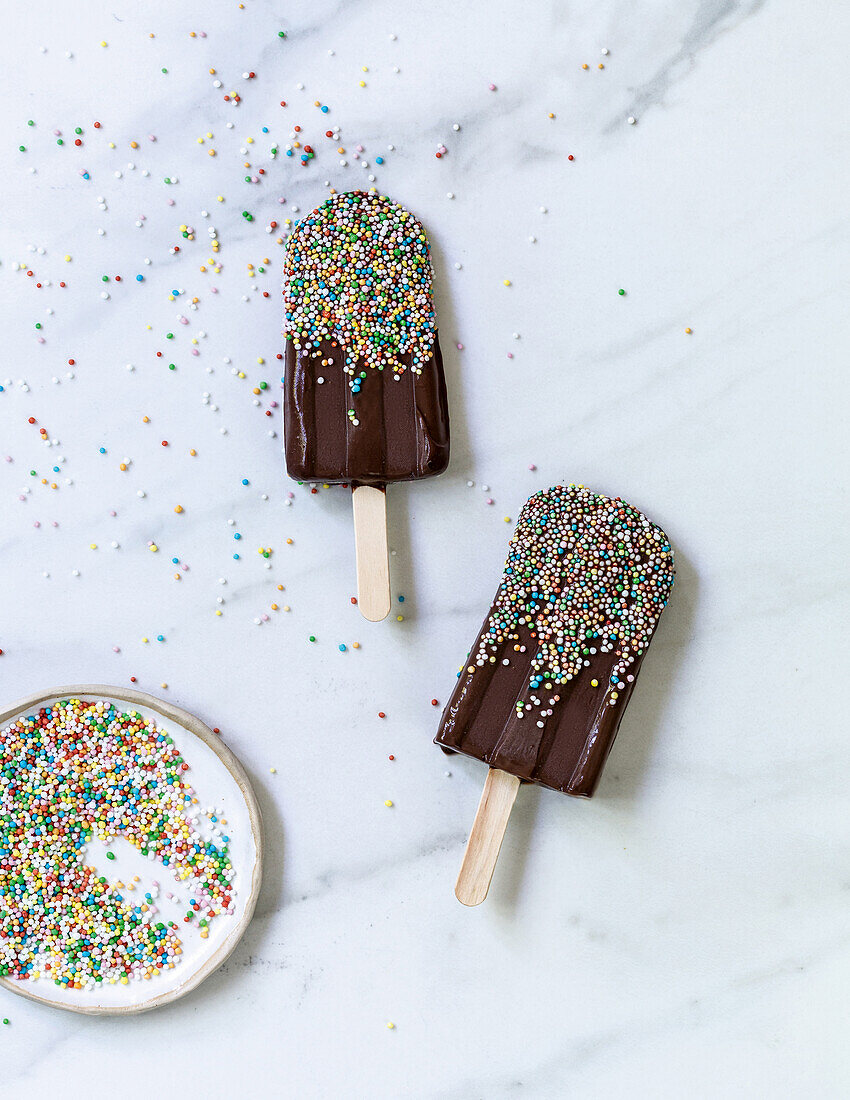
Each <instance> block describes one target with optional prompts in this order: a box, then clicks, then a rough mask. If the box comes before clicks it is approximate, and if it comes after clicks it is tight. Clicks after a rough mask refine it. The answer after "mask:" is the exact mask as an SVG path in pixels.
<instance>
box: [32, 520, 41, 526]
mask: <svg viewBox="0 0 850 1100" xmlns="http://www.w3.org/2000/svg"><path fill="white" fill-rule="evenodd" d="M33 527H41V524H40V523H39V522H38V520H36V521H35V523H34V524H33Z"/></svg>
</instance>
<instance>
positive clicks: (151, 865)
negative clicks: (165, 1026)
mask: <svg viewBox="0 0 850 1100" xmlns="http://www.w3.org/2000/svg"><path fill="white" fill-rule="evenodd" d="M68 698H78V699H94V700H97V699H105V700H107V701H111V702H114V703H115V704H116V705H117V706H119V707H120V708H121V709H122V710H125V709H126V707H127V705H128V704H129V705H131V706H132V707H133V709H135V710H138V711H139V712H140V713H141V714H142V715H143V716H144V717H145V718H152V719H154V721H155V722H156V724H157V726H158V727H164V728H165V729H167V731H168V733H169V734H170V735H171V737H172V738H173V739H174V742H175V744H176V746H177V748H178V749H179V750H180V753H181V755H183V756H184V757H185V759H186V762H187V763H188V764H189V768H190V770H189V773H188V775H189V778H190V780H191V782H192V786H193V787H194V789H195V792H196V794H197V796H198V803H199V806H200V807H201V808H205V807H209V806H213V807H215V808H216V809H217V810H218V811H219V813H220V814H222V815H223V816H225V817H226V819H227V835H228V836H229V837H230V857H231V863H232V864H233V867H234V869H235V871H236V877H235V879H234V887H235V890H236V893H235V895H234V899H233V900H234V903H235V910H234V912H233V913H232V914H227V913H224V914H222V915H221V916H219V917H216V919H215V920H214V921H212V922H211V923H210V925H209V938H208V939H206V940H204V939H201V937H200V936H199V934H198V929H197V928H196V927H189V928H188V931H186V932H185V933H183V934H182V935H181V939H182V940H183V955H182V959H181V962H180V963H179V964H178V965H177V966H175V967H174V969H173V970H169V971H168V972H167V973H165V974H162V975H160V976H159V977H157V978H151V979H150V980H149V981H131V982H129V983H128V984H127V985H120V984H118V983H116V984H115V985H100V986H98V987H97V988H96V989H92V990H73V989H63V988H60V987H59V986H56V985H54V984H53V982H52V981H50V979H49V978H40V979H38V980H36V981H30V980H27V981H13V980H10V979H9V978H0V985H2V986H4V987H5V988H6V989H9V990H11V991H12V992H13V993H17V994H19V995H20V996H22V997H28V998H30V999H31V1000H34V1001H41V1002H42V1003H43V1004H48V1005H52V1006H53V1007H55V1008H65V1009H69V1010H70V1011H71V1012H85V1013H89V1014H91V1015H106V1014H115V1015H118V1014H128V1013H133V1012H146V1011H147V1010H148V1009H151V1008H159V1007H160V1006H161V1005H165V1004H169V1003H170V1002H171V1001H175V1000H177V998H178V997H182V996H184V994H186V993H189V992H190V991H191V990H193V989H195V988H196V987H197V986H198V985H200V983H201V982H202V981H203V980H204V978H207V977H208V976H209V975H210V974H212V973H213V971H214V970H217V969H218V967H220V966H221V964H222V963H223V962H224V961H225V959H226V958H227V957H228V956H229V955H230V953H231V951H233V949H234V947H236V944H237V943H238V942H239V940H240V939H241V937H242V934H243V932H244V931H245V929H246V928H247V927H248V923H249V922H250V920H251V916H252V914H253V912H254V906H255V905H256V902H257V895H258V893H259V890H260V880H261V876H262V849H263V837H262V820H261V817H260V808H259V806H258V805H257V800H256V798H255V796H254V792H253V791H252V790H251V784H250V783H249V781H248V776H247V775H246V774H245V770H244V768H243V767H242V765H241V764H240V763H239V761H238V760H237V759H236V757H235V756H234V755H233V753H232V752H231V751H230V749H228V748H227V746H226V745H224V744H223V742H222V740H221V738H220V737H218V736H217V735H216V734H214V733H213V732H212V730H211V729H209V727H208V726H205V725H204V723H203V722H201V721H200V720H199V719H197V718H195V717H194V716H193V715H191V714H189V713H188V712H187V711H185V710H182V709H181V708H180V707H175V706H173V705H172V704H171V703H166V702H163V701H162V700H161V699H156V698H154V696H152V695H146V694H145V693H144V692H141V691H130V690H127V689H125V688H116V687H109V686H106V685H103V684H80V685H73V686H71V687H62V688H56V689H54V690H52V691H48V692H45V693H43V694H38V695H31V696H29V697H28V698H26V699H22V700H21V701H20V702H18V703H15V704H14V706H11V707H9V708H8V709H7V710H4V711H3V712H2V713H0V727H5V726H7V725H8V724H9V723H10V722H11V721H13V720H14V719H16V718H18V717H20V716H21V715H26V714H32V713H33V712H34V711H37V710H39V709H40V708H41V707H43V706H45V705H47V704H50V703H55V702H58V701H59V700H60V699H68ZM109 850H110V851H111V852H113V853H114V854H115V857H116V858H115V860H114V861H112V860H110V861H109V862H107V860H106V849H105V848H104V847H103V845H102V844H100V843H99V842H98V841H96V840H92V841H90V842H89V844H88V845H87V848H86V857H85V862H86V864H87V865H88V866H94V867H96V868H97V869H98V871H99V873H100V874H102V875H106V876H107V877H108V878H109V880H110V881H114V880H115V879H118V878H120V879H121V880H122V881H131V880H132V878H133V876H135V875H138V876H139V879H140V881H139V882H138V883H137V884H136V892H135V895H130V896H135V897H142V898H143V897H144V894H145V891H146V890H149V889H150V887H151V884H152V882H153V880H157V881H158V882H159V884H160V890H161V893H160V897H159V898H158V899H157V906H158V907H159V910H160V913H161V914H162V919H168V920H174V921H175V922H177V923H178V924H181V921H182V918H183V916H184V915H185V913H186V909H187V905H188V898H189V897H190V888H189V887H188V886H187V885H186V884H185V883H178V882H177V880H176V879H174V878H172V876H171V873H170V871H169V870H168V868H167V867H164V866H163V865H162V864H161V863H156V862H154V861H152V860H150V859H148V858H146V857H145V856H143V855H142V854H141V852H139V851H138V850H137V849H135V848H133V847H132V846H131V845H130V844H129V843H128V842H127V841H126V840H123V839H118V840H117V841H115V842H114V843H113V844H112V845H111V846H110V849H109ZM168 891H171V892H173V893H174V894H175V896H176V899H178V898H179V903H178V902H177V901H176V900H174V901H169V900H168V899H167V898H166V897H165V894H166V892H168ZM181 927H184V926H183V925H182V924H181Z"/></svg>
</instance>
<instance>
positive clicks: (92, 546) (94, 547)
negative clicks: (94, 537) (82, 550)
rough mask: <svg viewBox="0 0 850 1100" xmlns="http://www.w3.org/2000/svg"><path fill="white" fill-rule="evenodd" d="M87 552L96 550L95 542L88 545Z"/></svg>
mask: <svg viewBox="0 0 850 1100" xmlns="http://www.w3.org/2000/svg"><path fill="white" fill-rule="evenodd" d="M89 550H97V543H96V542H90V543H89Z"/></svg>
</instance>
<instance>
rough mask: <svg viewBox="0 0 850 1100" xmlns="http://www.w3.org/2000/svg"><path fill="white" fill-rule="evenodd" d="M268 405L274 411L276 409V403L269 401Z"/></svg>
mask: <svg viewBox="0 0 850 1100" xmlns="http://www.w3.org/2000/svg"><path fill="white" fill-rule="evenodd" d="M269 405H270V406H271V408H273V409H276V408H277V401H270V402H269Z"/></svg>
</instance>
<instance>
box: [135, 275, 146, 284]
mask: <svg viewBox="0 0 850 1100" xmlns="http://www.w3.org/2000/svg"><path fill="white" fill-rule="evenodd" d="M144 281H145V277H144V275H137V276H136V282H137V283H143V282H144Z"/></svg>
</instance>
